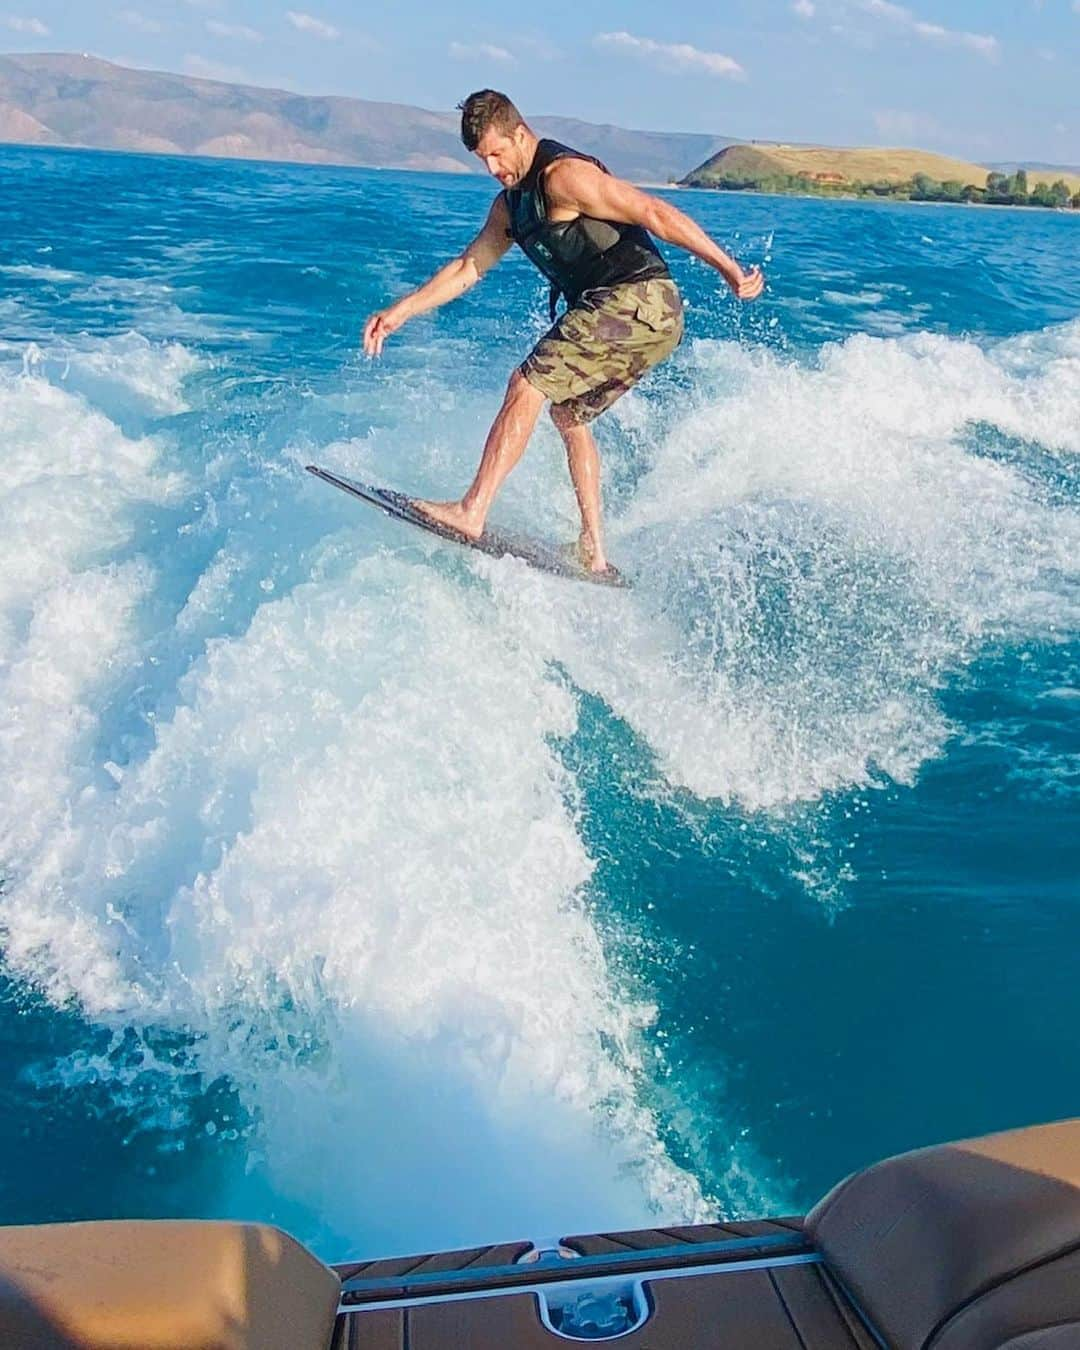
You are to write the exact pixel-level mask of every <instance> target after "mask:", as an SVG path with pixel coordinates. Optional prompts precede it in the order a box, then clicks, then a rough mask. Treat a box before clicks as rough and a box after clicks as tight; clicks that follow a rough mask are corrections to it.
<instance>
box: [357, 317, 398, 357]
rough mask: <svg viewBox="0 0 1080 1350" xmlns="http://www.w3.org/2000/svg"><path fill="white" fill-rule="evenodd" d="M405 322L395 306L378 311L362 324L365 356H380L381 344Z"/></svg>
mask: <svg viewBox="0 0 1080 1350" xmlns="http://www.w3.org/2000/svg"><path fill="white" fill-rule="evenodd" d="M404 322H405V315H404V314H402V312H401V310H400V309H399V308H398V306H397V305H391V306H390V307H389V308H388V309H380V310H379V312H378V313H377V314H373V315H372V316H371V318H370V319H368V321H367V323H366V324H364V354H365V356H382V349H383V343H384V342H385V341H386V339H387V338H388V337H389V336H390V334H391V333H396V332H397V330H398V329H399V328H400V327H401V325H402V324H403V323H404Z"/></svg>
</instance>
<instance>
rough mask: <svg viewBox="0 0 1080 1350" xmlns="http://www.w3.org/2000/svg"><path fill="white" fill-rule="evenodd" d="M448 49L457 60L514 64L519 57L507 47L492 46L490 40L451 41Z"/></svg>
mask: <svg viewBox="0 0 1080 1350" xmlns="http://www.w3.org/2000/svg"><path fill="white" fill-rule="evenodd" d="M447 50H448V51H449V53H450V55H451V56H452V57H453V58H454V60H455V61H501V62H503V63H505V64H508V65H512V64H513V63H514V62H515V60H516V59H517V58H516V57H515V56H514V53H513V52H508V51H507V50H506V48H505V47H495V46H492V44H491V43H490V42H477V43H473V44H469V43H465V42H451V44H450V46H449V47H448V48H447Z"/></svg>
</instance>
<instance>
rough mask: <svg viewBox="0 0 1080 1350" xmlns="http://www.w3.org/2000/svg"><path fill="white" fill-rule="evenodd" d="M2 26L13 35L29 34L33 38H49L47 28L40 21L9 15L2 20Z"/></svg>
mask: <svg viewBox="0 0 1080 1350" xmlns="http://www.w3.org/2000/svg"><path fill="white" fill-rule="evenodd" d="M4 26H5V28H10V29H11V31H12V32H13V33H30V34H32V35H33V36H34V37H48V36H49V28H48V26H47V25H46V24H43V23H42V22H41V20H40V19H24V18H23V17H22V16H21V15H18V14H9V15H8V16H7V18H5V19H4Z"/></svg>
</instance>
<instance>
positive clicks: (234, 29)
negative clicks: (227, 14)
mask: <svg viewBox="0 0 1080 1350" xmlns="http://www.w3.org/2000/svg"><path fill="white" fill-rule="evenodd" d="M206 31H207V32H208V33H213V35H214V36H215V37H223V38H240V39H241V41H243V42H262V40H263V35H262V34H261V33H260V32H259V30H258V29H257V28H249V27H248V26H247V24H244V23H222V22H221V20H220V19H207V21H206Z"/></svg>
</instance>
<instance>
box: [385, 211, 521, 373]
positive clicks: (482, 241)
mask: <svg viewBox="0 0 1080 1350" xmlns="http://www.w3.org/2000/svg"><path fill="white" fill-rule="evenodd" d="M510 244H511V239H510V215H509V212H508V211H507V209H506V197H505V196H504V195H503V193H501V192H500V193H499V195H498V196H497V197H496V198H495V200H494V201H493V202H492V203H491V210H490V211H489V212H488V217H487V220H486V221H485V222H484V228H483V229H482V230H481V231H480V233H479V234H478V235H477V236H476V238H475V239H474V240H473V241H472V243H471V244H470V245H469V247H468V248H467V249H466V250H465V252H464V253H462V255H461V256H460V257H459V258H455V259H454V261H453V262H449V263H447V264H446V266H445V267H441V268H440V269H439V270H438V271H437V272H436V273H435V275H434V276H433V277H432V278H431V280H430V281H425V282H424V284H423V285H422V286H420V287H419V288H418V289H417V290H415V291H412V292H411V293H410V294H409V295H405V296H402V298H401V299H400V300H397V301H395V303H394V304H392V305H390V306H388V307H387V308H386V309H382V310H380V311H379V312H378V313H377V314H373V315H372V316H371V318H370V319H368V321H367V323H366V324H365V325H364V351H365V352H366V353H367V355H368V356H379V355H381V353H382V349H383V343H384V342H385V341H386V339H387V338H388V337H389V336H390V334H391V333H394V332H396V331H397V330H398V329H399V328H400V327H401V325H402V324H403V323H406V322H407V321H408V320H409V319H414V318H415V317H416V316H417V314H426V313H427V312H428V310H431V309H438V308H439V306H440V305H445V304H447V303H448V302H449V301H450V300H456V299H457V298H458V296H459V295H464V294H465V292H466V291H467V290H469V289H470V288H471V287H473V286H475V285H476V283H477V282H478V281H479V280H480V278H481V277H482V276H483V275H484V273H485V272H487V271H489V270H490V269H491V268H492V267H494V266H495V264H496V263H497V262H498V261H499V259H500V258H501V257H502V256H503V254H504V253H505V252H506V251H507V249H508V248H509V247H510Z"/></svg>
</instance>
